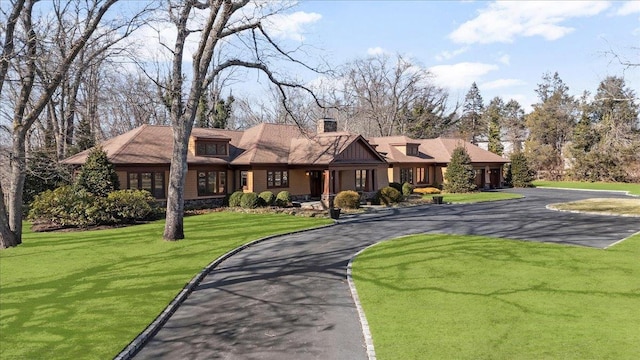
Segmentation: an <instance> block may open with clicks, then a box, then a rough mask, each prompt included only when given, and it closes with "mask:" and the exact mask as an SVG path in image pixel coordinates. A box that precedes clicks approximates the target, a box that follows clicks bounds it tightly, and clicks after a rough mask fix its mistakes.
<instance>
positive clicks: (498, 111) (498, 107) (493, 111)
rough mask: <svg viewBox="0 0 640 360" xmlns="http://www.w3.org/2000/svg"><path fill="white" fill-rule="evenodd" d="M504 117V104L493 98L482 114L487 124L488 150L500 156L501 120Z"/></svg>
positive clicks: (501, 147) (501, 148) (501, 149)
mask: <svg viewBox="0 0 640 360" xmlns="http://www.w3.org/2000/svg"><path fill="white" fill-rule="evenodd" d="M503 116H504V102H503V101H502V99H501V98H500V97H497V96H496V97H495V98H493V99H492V100H491V102H490V103H489V106H488V107H487V109H486V110H485V112H484V117H485V122H486V123H487V124H489V128H488V137H489V144H488V150H489V151H491V152H492V153H494V154H498V155H502V153H503V151H504V146H503V145H502V139H501V128H502V127H501V126H500V123H501V122H502V118H503Z"/></svg>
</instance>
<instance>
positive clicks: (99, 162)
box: [76, 147, 119, 197]
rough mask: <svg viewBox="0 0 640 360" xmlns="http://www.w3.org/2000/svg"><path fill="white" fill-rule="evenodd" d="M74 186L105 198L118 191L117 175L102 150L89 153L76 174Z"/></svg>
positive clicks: (98, 148) (98, 149)
mask: <svg viewBox="0 0 640 360" xmlns="http://www.w3.org/2000/svg"><path fill="white" fill-rule="evenodd" d="M76 185H77V187H78V188H82V189H85V190H86V191H88V192H90V193H92V194H94V195H96V196H100V197H107V195H108V194H109V193H110V192H112V191H114V190H118V187H119V182H118V174H116V171H115V169H114V167H113V164H111V163H110V162H109V159H107V153H106V152H104V151H103V150H102V148H100V147H97V148H95V149H93V150H91V151H90V152H89V155H88V156H87V161H85V163H84V165H82V167H81V168H80V171H79V172H78V177H77V178H76Z"/></svg>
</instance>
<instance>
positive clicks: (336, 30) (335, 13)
mask: <svg viewBox="0 0 640 360" xmlns="http://www.w3.org/2000/svg"><path fill="white" fill-rule="evenodd" d="M275 29H276V30H279V31H280V37H288V38H289V40H292V41H301V42H303V43H304V44H307V45H311V46H313V47H315V48H317V49H318V50H319V52H320V53H321V54H322V55H321V56H322V57H323V59H325V60H326V61H328V62H329V63H330V64H333V65H341V64H344V63H346V62H348V61H351V60H354V59H356V58H365V57H367V56H369V55H376V54H380V53H386V54H390V55H392V56H395V55H397V54H399V55H402V56H404V57H408V58H410V59H411V60H412V61H413V62H414V63H415V64H417V65H419V66H421V67H424V68H427V69H429V70H430V71H431V73H432V74H434V81H435V82H436V83H437V84H438V85H440V86H442V87H445V88H447V89H448V90H449V92H450V94H451V97H452V98H453V99H454V100H455V99H459V100H460V101H462V100H463V99H464V95H465V94H466V92H467V91H468V90H469V88H470V86H471V84H472V83H473V82H476V83H477V85H478V87H479V89H480V92H481V95H482V97H483V99H484V101H485V103H486V104H488V102H489V101H490V100H491V99H492V98H493V97H494V96H501V97H502V98H503V99H504V100H505V102H506V101H508V100H509V99H515V100H518V101H519V102H520V103H521V105H522V106H523V107H524V108H525V110H527V111H530V110H531V104H533V103H536V102H537V96H536V93H535V89H536V87H537V84H539V83H540V82H541V79H542V76H543V74H545V73H551V74H552V73H554V72H558V74H559V75H560V78H561V79H562V80H563V81H564V82H565V84H566V85H568V86H569V90H570V93H571V94H572V95H575V96H580V95H581V94H582V92H583V91H584V90H588V91H589V92H590V93H591V94H593V93H595V91H596V89H597V86H598V84H599V83H600V81H602V80H603V79H604V78H605V77H607V76H611V75H615V76H624V78H625V80H626V83H627V86H628V87H630V88H631V89H634V90H635V92H636V95H638V94H639V93H640V67H635V68H625V67H624V66H622V65H620V63H619V62H618V60H616V59H615V58H614V57H613V56H610V55H607V52H609V51H614V52H615V53H617V54H618V55H621V56H624V57H626V59H627V60H630V61H632V62H635V63H636V64H637V63H640V1H568V2H560V1H531V2H527V1H511V2H488V1H417V0H415V1H365V0H360V1H326V0H324V1H323V0H306V1H305V0H303V1H300V2H299V3H298V5H297V6H296V7H295V8H293V9H292V10H291V12H290V13H289V15H288V16H286V17H283V18H282V19H280V20H279V22H278V23H277V24H276V26H275Z"/></svg>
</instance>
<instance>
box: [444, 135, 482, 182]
mask: <svg viewBox="0 0 640 360" xmlns="http://www.w3.org/2000/svg"><path fill="white" fill-rule="evenodd" d="M444 176H445V179H446V180H447V182H446V183H445V184H444V189H445V190H446V191H448V192H452V193H467V192H470V191H473V190H475V189H476V183H475V179H476V175H475V171H474V170H473V166H472V165H471V157H469V153H467V150H466V149H465V148H464V146H458V147H456V148H455V149H453V154H452V155H451V161H450V162H449V166H447V172H446V173H445V174H444Z"/></svg>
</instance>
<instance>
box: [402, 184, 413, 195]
mask: <svg viewBox="0 0 640 360" xmlns="http://www.w3.org/2000/svg"><path fill="white" fill-rule="evenodd" d="M412 192H413V186H412V185H411V184H409V183H408V182H406V183H404V184H402V195H404V196H409V195H411V193H412Z"/></svg>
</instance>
